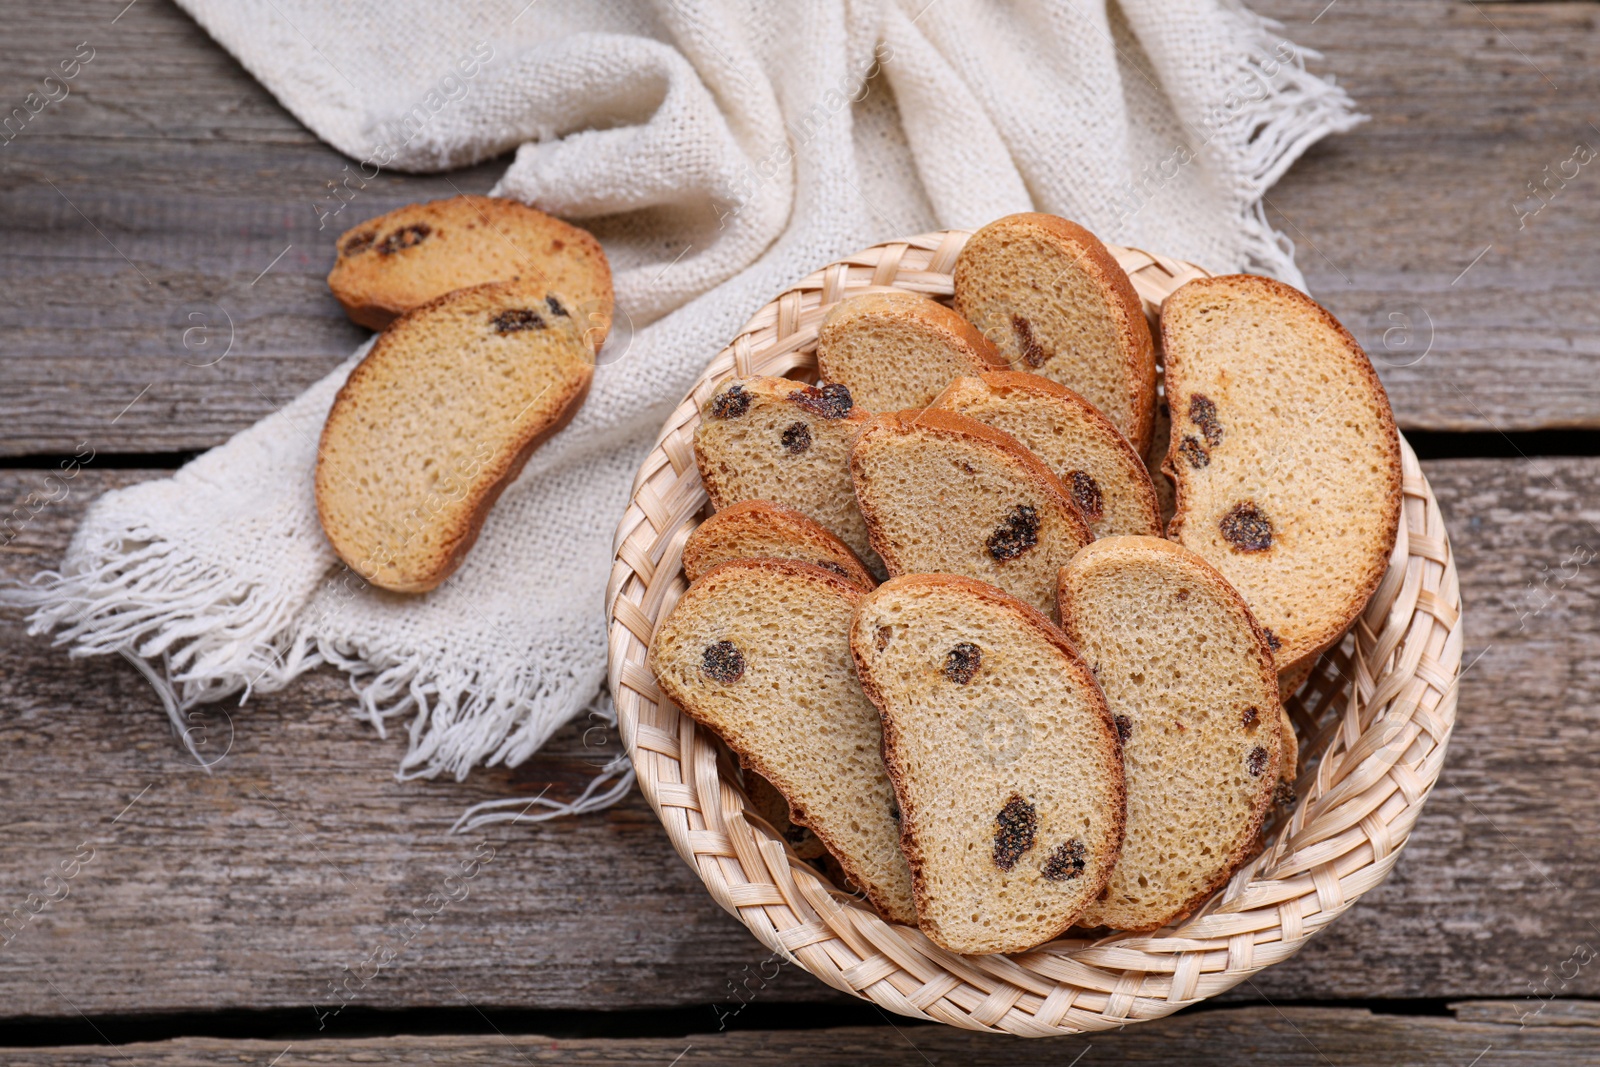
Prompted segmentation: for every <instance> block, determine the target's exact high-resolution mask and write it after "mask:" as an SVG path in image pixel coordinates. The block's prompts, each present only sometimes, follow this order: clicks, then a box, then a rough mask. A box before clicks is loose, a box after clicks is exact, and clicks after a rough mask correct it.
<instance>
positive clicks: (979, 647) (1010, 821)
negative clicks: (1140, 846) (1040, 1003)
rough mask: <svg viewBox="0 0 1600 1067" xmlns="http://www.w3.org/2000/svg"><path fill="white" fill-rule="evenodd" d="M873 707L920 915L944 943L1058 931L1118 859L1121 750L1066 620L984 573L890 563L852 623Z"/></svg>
mask: <svg viewBox="0 0 1600 1067" xmlns="http://www.w3.org/2000/svg"><path fill="white" fill-rule="evenodd" d="M850 649H851V651H852V652H853V653H854V654H855V658H856V669H857V671H858V673H859V675H860V678H861V687H862V688H863V689H864V690H866V693H867V695H868V696H869V697H870V698H871V699H872V702H873V703H874V704H876V705H877V706H878V710H879V711H880V712H881V713H882V715H883V753H884V760H885V762H886V763H887V764H888V768H889V777H890V779H891V780H892V781H893V782H894V789H895V795H896V797H897V798H898V799H899V804H900V812H901V819H900V823H901V848H902V849H903V850H904V852H905V855H906V859H907V861H908V862H909V863H910V865H911V877H912V883H913V885H914V886H915V890H916V905H917V917H918V924H919V925H920V926H921V928H922V931H923V932H924V933H926V934H927V935H928V937H929V938H931V939H932V940H933V941H934V942H936V943H937V944H939V945H942V946H943V947H945V948H947V949H950V950H951V951H952V952H971V953H981V952H1021V951H1024V950H1026V949H1030V948H1032V947H1034V946H1035V945H1038V944H1040V943H1042V942H1045V941H1048V940H1050V939H1051V938H1053V937H1056V936H1057V935H1059V934H1060V933H1061V932H1062V931H1064V930H1065V929H1066V928H1067V927H1069V926H1071V925H1072V923H1073V922H1074V921H1075V920H1076V919H1077V918H1078V916H1079V914H1080V913H1081V912H1082V911H1083V909H1084V908H1085V907H1088V906H1090V905H1091V904H1092V903H1093V901H1094V900H1095V898H1096V897H1097V896H1098V895H1099V893H1100V891H1101V889H1102V888H1103V887H1104V886H1105V884H1106V881H1107V879H1108V877H1109V876H1110V875H1111V872H1112V870H1113V868H1114V867H1115V865H1116V863H1117V855H1118V851H1119V849H1120V847H1121V842H1122V832H1123V812H1124V796H1123V778H1122V758H1121V755H1120V752H1119V750H1118V747H1117V735H1116V731H1115V727H1114V726H1113V724H1112V721H1111V716H1110V714H1109V713H1108V711H1107V709H1106V704H1105V698H1104V697H1103V696H1102V695H1101V693H1100V688H1099V686H1097V685H1096V684H1095V681H1094V676H1093V675H1092V674H1091V673H1090V672H1089V668H1088V667H1087V666H1086V665H1085V663H1084V661H1083V660H1082V659H1081V658H1080V657H1079V656H1078V654H1077V653H1076V652H1074V651H1073V649H1072V646H1071V645H1069V644H1068V643H1067V640H1066V638H1065V637H1064V636H1063V635H1062V633H1061V632H1060V631H1059V630H1057V629H1056V628H1055V627H1054V626H1052V625H1051V624H1050V621H1049V620H1048V619H1046V618H1045V617H1044V616H1043V615H1040V614H1039V613H1038V612H1036V611H1034V610H1033V609H1032V608H1030V607H1028V606H1027V605H1026V604H1023V603H1022V602H1021V601H1018V600H1016V599H1015V598H1013V597H1010V596H1007V595H1006V594H1004V593H1002V592H1000V590H998V589H995V588H994V587H992V586H988V585H984V584H983V583H981V582H975V581H972V580H971V579H968V578H961V577H957V576H954V575H925V574H919V575H910V576H907V577H903V578H895V579H892V580H891V581H889V582H886V583H885V584H883V585H881V586H879V587H878V588H877V589H876V590H875V591H873V592H871V593H868V594H867V595H866V596H864V597H862V598H861V602H860V605H859V606H858V607H857V608H856V613H855V619H854V621H853V622H852V624H851V628H850Z"/></svg>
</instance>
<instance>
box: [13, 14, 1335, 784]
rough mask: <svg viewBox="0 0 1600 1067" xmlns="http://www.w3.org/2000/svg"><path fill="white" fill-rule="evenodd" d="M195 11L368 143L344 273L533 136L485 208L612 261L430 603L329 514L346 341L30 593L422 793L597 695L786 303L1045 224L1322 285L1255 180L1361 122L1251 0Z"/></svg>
mask: <svg viewBox="0 0 1600 1067" xmlns="http://www.w3.org/2000/svg"><path fill="white" fill-rule="evenodd" d="M180 2H181V3H182V4H183V6H184V7H185V9H186V10H188V11H189V12H190V13H191V14H192V15H193V17H194V18H195V19H196V20H197V21H199V22H200V23H201V25H203V26H204V27H205V28H206V29H207V30H208V31H209V32H210V33H211V35H212V36H213V37H215V38H216V40H217V41H218V42H220V43H221V44H222V45H223V47H225V48H227V49H228V50H229V51H230V52H231V53H232V54H233V55H234V56H236V57H237V58H238V59H239V61H240V62H241V63H242V64H243V65H244V66H245V68H246V69H248V70H249V71H250V72H251V73H252V74H253V75H254V76H255V77H256V78H258V79H259V80H260V81H261V82H262V83H263V84H264V85H265V86H266V87H267V88H268V89H269V90H270V91H271V92H272V93H273V94H274V95H275V96H276V97H277V98H278V99H279V100H280V101H282V103H283V104H284V106H285V107H287V108H288V109H289V110H290V111H291V112H293V113H294V114H295V115H296V116H297V117H298V118H299V119H301V120H302V121H303V122H304V123H305V124H306V125H307V126H308V127H309V128H310V129H311V130H313V131H314V132H315V133H316V134H317V135H318V136H320V137H322V138H323V139H325V140H326V141H327V142H328V143H330V144H332V145H333V146H334V147H336V148H338V149H339V150H340V151H342V152H344V153H346V154H347V155H349V156H350V157H352V161H351V165H350V166H349V168H348V169H347V170H346V172H345V173H343V174H341V175H336V176H332V177H334V178H335V179H336V180H337V181H338V183H339V187H340V189H341V190H343V191H342V192H337V193H336V195H333V196H322V197H320V198H319V199H318V200H317V201H316V203H314V204H313V210H314V211H316V212H317V214H318V217H319V219H320V221H321V225H322V226H323V232H324V233H325V234H326V238H327V248H326V251H327V254H328V257H329V260H330V262H331V259H332V247H333V241H334V238H335V237H336V236H337V235H338V234H339V233H340V232H342V231H343V230H344V229H346V228H348V227H350V226H352V225H355V224H356V223H358V222H360V221H362V220H363V219H365V218H366V217H369V216H370V215H372V214H375V213H377V211H378V210H379V207H378V205H376V204H375V203H373V201H372V200H370V199H364V196H366V195H370V194H365V193H364V189H365V184H364V183H367V182H369V181H370V179H371V178H372V176H373V175H375V174H376V173H377V172H379V171H384V170H389V169H399V170H408V171H436V170H445V169H448V168H452V167H459V166H462V165H465V164H469V163H473V162H477V161H481V160H484V159H488V158H492V157H494V156H497V155H499V154H502V153H507V152H512V151H514V152H515V158H514V160H513V162H512V163H511V165H510V166H509V168H508V169H507V170H506V172H505V174H504V176H503V178H502V179H501V180H500V182H499V185H498V186H497V188H496V189H495V190H494V191H495V192H496V193H497V194H499V195H503V196H509V197H515V198H517V199H520V200H524V201H526V202H528V203H531V204H534V205H536V206H538V207H540V208H543V209H545V210H547V211H550V212H552V213H554V214H556V215H560V216H562V217H565V218H567V219H570V220H572V221H575V222H577V223H579V224H580V225H583V226H586V227H588V228H589V229H591V230H592V231H593V232H594V233H595V234H596V235H597V236H598V237H599V238H600V239H601V241H602V243H603V244H604V245H605V248H606V251H607V253H608V255H609V256H610V258H611V261H612V264H613V267H614V269H615V272H616V282H617V301H618V307H619V315H618V322H617V325H616V329H615V330H614V333H613V336H612V338H611V340H610V341H609V342H608V346H607V348H606V350H605V352H604V353H602V356H601V359H600V366H599V368H598V371H597V374H596V377H595V382H594V387H593V390H592V393H591V395H590V398H589V400H588V403H587V405H586V406H585V407H584V408H583V410H582V411H581V412H580V413H579V414H578V416H577V417H576V418H575V419H574V420H573V422H572V424H571V425H570V426H569V427H568V428H567V429H565V430H564V431H563V432H562V433H560V434H559V435H557V436H556V437H555V438H554V439H553V440H551V441H550V442H549V443H548V444H547V445H546V446H545V447H544V448H543V449H542V450H541V451H540V452H538V453H537V454H536V455H535V456H534V457H533V460H532V461H531V462H530V463H529V464H528V466H527V468H526V471H525V472H524V474H523V475H522V477H521V479H520V480H519V482H518V483H517V484H516V485H514V486H513V487H511V489H509V490H508V491H507V492H506V493H505V495H504V496H503V497H502V498H501V501H500V503H499V505H498V506H497V507H496V509H495V511H494V512H493V514H492V515H491V516H490V518H489V520H488V522H487V523H486V525H485V526H484V529H483V532H482V536H481V538H480V540H479V542H478V544H477V547H476V548H475V549H474V551H473V552H472V554H471V556H470V557H469V558H468V560H467V562H466V563H465V565H464V566H462V568H461V569H460V570H459V571H458V572H457V573H456V574H455V576H454V577H453V578H452V579H451V580H450V581H449V582H448V583H446V584H445V585H444V586H443V587H441V588H440V589H438V590H436V591H434V592H432V593H429V594H426V595H422V596H397V595H392V594H385V593H381V592H379V591H377V590H374V589H370V588H365V587H364V583H362V582H360V581H359V580H358V579H357V578H355V576H353V575H351V574H349V572H348V571H345V570H344V569H343V568H342V567H341V566H339V565H338V564H337V560H336V559H335V558H334V556H333V554H332V552H331V551H330V549H329V548H328V546H327V544H326V542H325V541H324V539H323V536H322V534H321V532H320V530H319V528H318V524H317V521H316V515H315V508H314V504H313V501H312V492H311V489H312V471H313V466H314V461H315V453H316V442H317V439H318V435H319V433H320V429H321V424H322V420H323V418H324V416H325V414H326V411H327V409H328V407H329V404H330V403H331V401H332V398H333V396H334V393H335V392H336V391H337V389H338V387H339V385H340V383H341V382H342V381H343V379H344V376H345V375H346V373H347V372H348V370H349V368H350V367H351V366H352V365H353V363H354V360H355V358H356V357H355V356H352V357H351V360H350V361H347V362H345V363H344V364H343V365H341V366H340V367H338V368H337V369H336V370H334V371H333V372H332V373H330V374H329V375H328V377H327V378H326V379H324V380H323V381H321V382H319V383H317V384H316V385H315V386H313V387H312V388H310V389H309V390H308V391H307V392H306V393H305V394H304V395H302V396H301V397H299V398H298V399H297V400H295V401H294V402H293V403H291V404H290V405H289V406H288V407H286V408H285V409H283V410H282V411H279V412H278V413H276V414H274V415H272V416H270V417H268V418H266V419H264V420H263V421H262V422H260V423H259V424H258V425H256V426H254V427H252V428H250V429H249V430H246V431H244V432H242V433H240V434H239V435H238V436H236V437H235V438H234V439H233V440H231V441H229V442H228V443H227V444H225V445H222V446H221V447H219V448H217V449H215V450H213V451H212V452H210V453H208V454H206V455H205V456H202V457H200V458H199V459H197V460H195V461H194V462H193V463H192V464H190V465H189V466H188V467H186V468H185V469H184V470H182V471H180V472H179V473H178V474H177V475H176V476H175V477H173V478H170V479H165V480H160V481H154V482H149V483H145V484H142V485H138V486H134V487H131V488H128V489H123V490H119V491H116V492H113V493H109V494H107V495H106V496H105V497H104V498H102V499H101V500H99V501H97V502H96V504H95V505H94V506H93V507H92V509H91V511H90V512H89V514H88V515H87V517H86V518H85V520H84V522H83V524H82V527H81V529H80V530H79V531H78V533H77V536H76V538H75V539H74V541H73V542H72V545H71V548H70V550H69V552H68V554H67V557H66V559H65V560H64V561H63V563H62V565H61V567H60V569H59V571H58V572H53V573H51V574H47V575H42V576H41V577H40V580H39V581H37V582H35V583H34V585H33V586H32V587H31V588H30V589H28V590H26V591H24V593H23V594H21V599H23V600H25V601H26V602H27V603H28V604H29V605H30V606H31V607H32V608H33V615H32V616H31V625H32V626H33V628H34V629H35V631H37V632H53V633H54V634H55V635H56V637H57V639H58V640H59V641H61V642H63V643H65V644H67V645H69V646H70V648H71V651H72V652H73V653H75V654H103V653H112V652H120V653H122V654H125V655H130V656H136V657H142V658H143V659H145V660H147V661H149V662H148V663H147V664H146V666H147V669H148V671H149V673H150V674H151V676H152V677H153V678H155V679H156V680H157V682H158V688H159V689H161V691H162V692H163V694H164V697H165V698H166V700H167V702H168V711H169V714H172V715H173V717H174V721H175V722H176V723H178V724H179V725H180V728H181V725H182V716H183V714H184V712H185V710H186V709H188V708H191V707H193V706H194V705H195V704H197V703H201V702H204V701H208V700H215V699H219V698H221V697H224V696H237V695H239V694H244V695H248V694H249V693H250V692H252V691H258V692H265V691H270V690H274V689H278V688H280V687H282V686H285V685H287V684H289V683H290V682H291V681H292V680H293V679H294V678H295V677H296V676H297V675H298V674H300V673H301V672H302V671H305V670H307V669H309V668H311V667H313V666H316V665H318V664H322V663H331V664H335V665H337V666H338V667H340V668H342V669H344V670H346V671H348V672H349V674H350V676H351V678H352V682H353V684H354V686H355V688H356V690H357V693H358V696H359V699H358V701H357V702H356V703H355V705H354V706H355V708H356V710H357V711H358V713H359V714H361V715H364V716H366V717H368V718H370V719H371V720H372V721H373V722H374V723H375V724H377V725H378V726H379V727H380V728H381V727H382V725H383V724H384V723H385V722H386V721H389V720H394V719H396V718H398V719H400V720H401V721H404V722H406V723H408V725H409V731H410V746H409V750H408V753H407V755H406V756H405V758H404V762H403V765H402V767H401V773H402V774H404V775H418V776H432V775H438V774H451V775H456V776H462V775H465V774H466V773H467V772H468V771H469V770H470V769H471V768H472V767H474V766H476V765H479V764H483V763H490V764H493V763H496V762H503V763H506V764H515V763H517V762H519V761H521V760H523V759H525V758H526V757H527V756H528V755H529V754H531V753H532V752H534V751H535V750H536V749H537V748H538V747H539V746H540V745H541V744H543V743H544V741H545V740H546V739H547V738H548V737H549V736H550V734H551V733H552V732H553V731H554V730H555V729H557V728H558V727H559V726H560V725H561V724H562V723H564V722H565V721H567V720H568V719H570V718H571V717H573V716H574V715H575V714H577V713H579V712H580V711H582V710H583V709H584V708H585V707H587V706H590V705H591V703H592V702H594V701H596V700H600V701H603V700H604V697H603V695H597V694H599V686H600V682H601V679H602V676H603V674H604V672H605V643H606V639H605V624H604V617H603V610H602V599H603V594H604V591H605V585H606V576H607V573H608V571H609V569H610V565H611V559H612V555H611V553H612V543H611V534H612V531H613V529H614V528H615V523H616V520H617V518H618V516H620V515H621V514H622V513H623V510H624V509H625V507H626V505H627V503H628V500H629V485H630V479H631V476H632V474H633V472H634V471H635V470H636V469H637V467H638V465H639V463H640V461H641V460H642V459H643V457H644V456H645V454H646V452H647V451H648V450H649V447H650V445H651V443H652V440H653V438H654V435H655V433H656V431H657V429H658V428H659V427H660V426H661V424H662V421H663V420H664V419H665V418H666V416H667V415H668V413H669V412H670V411H671V410H672V409H673V406H674V405H675V404H676V403H677V402H678V401H679V400H680V399H681V398H682V397H683V396H684V395H685V393H686V392H687V391H688V390H689V389H690V387H691V386H692V385H693V383H694V382H695V380H696V377H697V375H698V374H699V373H700V371H701V370H702V369H703V368H704V367H705V365H706V363H707V361H708V360H710V359H711V357H712V356H713V355H715V354H716V353H717V352H718V350H719V349H721V348H722V346H723V345H724V344H726V343H727V341H728V339H729V338H731V337H732V336H734V334H735V333H736V332H737V331H738V330H739V329H740V327H741V326H742V325H743V324H744V322H745V321H746V320H747V319H748V318H749V317H750V315H751V314H753V313H754V312H755V311H756V310H757V309H758V308H760V307H761V306H762V305H763V304H764V303H765V302H766V301H767V300H769V299H771V298H772V296H773V294H775V293H778V292H781V291H783V290H784V289H785V288H786V287H787V286H789V285H791V284H793V283H794V282H795V281H796V280H797V279H799V278H801V277H803V276H805V275H806V274H807V273H808V272H810V271H812V270H814V269H816V267H817V266H818V265H819V264H823V263H827V262H829V261H830V260H832V259H835V258H837V257H839V256H840V255H842V254H845V253H847V252H850V251H851V250H854V249H858V248H861V247H863V246H865V245H868V244H870V243H871V242H873V241H875V240H882V239H886V238H889V237H891V236H893V235H895V234H902V233H917V232H921V231H925V230H929V229H933V228H936V227H972V226H976V225H981V224H982V223H984V222H987V221H989V220H991V219H993V218H995V217H997V216H1000V215H1003V214H1006V213H1009V212H1014V211H1023V210H1030V209H1033V210H1043V211H1050V212H1054V213H1057V214H1061V215H1065V216H1067V217H1069V218H1072V219H1075V220H1077V221H1079V222H1081V223H1082V224H1084V225H1086V226H1088V227H1089V228H1090V229H1091V230H1094V231H1095V232H1097V233H1099V234H1100V235H1101V236H1102V237H1103V238H1104V239H1106V240H1108V241H1114V242H1118V243H1122V244H1135V245H1139V246H1142V247H1146V248H1154V249H1160V250H1161V251H1162V252H1164V253H1166V254H1169V255H1172V256H1176V257H1181V258H1183V259H1186V260H1190V261H1192V262H1196V263H1201V264H1204V265H1206V266H1207V267H1208V268H1210V269H1213V270H1222V271H1225V270H1235V269H1247V270H1254V271H1259V272H1262V273H1267V274H1272V275H1275V276H1277V277H1280V278H1283V279H1285V280H1288V281H1291V282H1294V283H1296V284H1299V283H1300V277H1299V275H1298V273H1297V272H1296V270H1295V268H1294V263H1293V258H1292V249H1291V247H1290V246H1289V244H1288V242H1287V241H1285V240H1283V239H1282V238H1281V236H1280V235H1278V234H1276V233H1274V232H1273V230H1272V229H1271V227H1270V226H1269V225H1268V223H1267V221H1266V218H1265V216H1264V215H1263V213H1262V206H1261V200H1262V194H1263V192H1264V191H1265V190H1266V189H1267V188H1268V187H1269V186H1270V185H1271V184H1272V183H1273V182H1274V181H1276V180H1277V178H1278V177H1279V175H1281V173H1282V172H1283V170H1284V169H1285V168H1286V167H1287V166H1288V165H1289V164H1290V163H1291V162H1292V161H1293V160H1294V159H1295V158H1296V157H1297V156H1298V155H1299V153H1300V152H1301V151H1303V150H1304V148H1305V147H1306V146H1307V145H1309V144H1310V143H1311V142H1313V141H1315V140H1316V139H1317V138H1319V137H1321V136H1323V135H1325V134H1327V133H1329V132H1333V131H1338V130H1343V129H1347V128H1349V127H1350V126H1352V125H1353V124H1354V123H1355V122H1357V121H1359V119H1358V117H1357V116H1356V115H1355V114H1354V113H1353V110H1352V106H1351V102H1350V100H1349V99H1348V97H1347V96H1346V95H1345V94H1344V93H1343V91H1342V90H1340V89H1339V88H1337V87H1336V86H1334V85H1333V84H1332V83H1331V81H1329V80H1327V79H1324V78H1319V77H1316V76H1313V75H1311V74H1308V73H1307V72H1306V70H1305V59H1306V58H1307V56H1308V53H1306V52H1305V51H1304V50H1302V49H1299V48H1297V47H1296V46H1295V45H1294V44H1292V43H1291V42H1288V41H1286V40H1283V39H1282V37H1281V36H1280V35H1279V34H1278V33H1277V32H1276V30H1275V28H1274V27H1273V26H1272V25H1271V24H1269V23H1267V22H1265V21H1263V20H1261V19H1259V18H1257V17H1256V16H1254V15H1253V14H1251V13H1249V12H1248V11H1246V10H1244V9H1243V8H1241V7H1238V6H1237V5H1236V4H1234V3H1232V2H1230V0H1122V2H1121V3H1119V4H1109V3H1106V2H1105V0H1084V2H1081V3H1079V2H1070V3H1066V4H1050V3H1042V2H1035V0H1022V2H1019V3H1015V4H1009V5H1004V6H994V5H989V4H984V3H981V2H979V0H932V2H929V0H883V2H845V0H814V2H807V3H799V4H786V5H771V4H759V3H754V2H745V3H738V2H735V0H726V2H720V3H719V2H711V0H706V2H702V0H655V2H653V3H620V2H618V3H605V2H595V0H578V2H573V3H561V4H554V3H539V2H537V0H534V2H529V0H477V2H473V3H468V4H460V5H439V4H432V3H425V2H422V0H398V2H396V3H391V4H384V5H378V6H372V5H367V6H359V5H358V6H351V5H339V4H330V3H326V2H321V3H319V2H315V0H249V2H238V0H180ZM385 206H389V205H385ZM359 355H360V353H359V352H358V353H356V356H359ZM599 706H603V704H602V705H599ZM625 784H626V783H622V785H623V786H625ZM616 793H617V790H615V789H613V790H612V792H611V793H608V794H607V795H608V796H610V795H616ZM562 810H565V809H562Z"/></svg>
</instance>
